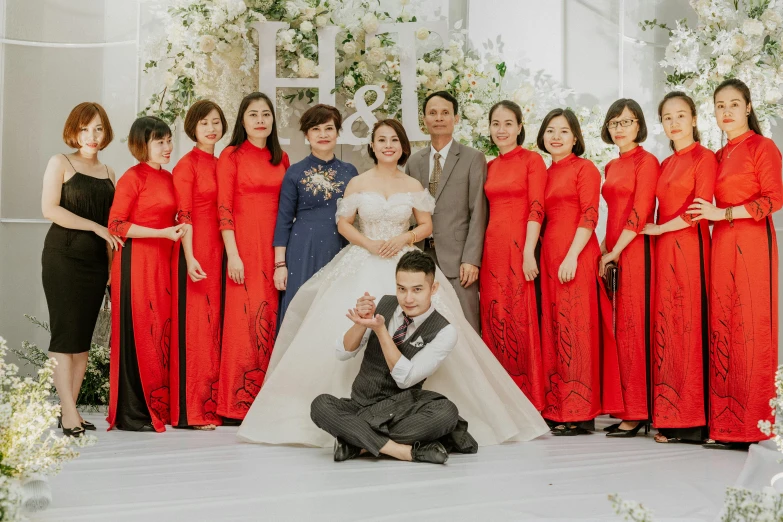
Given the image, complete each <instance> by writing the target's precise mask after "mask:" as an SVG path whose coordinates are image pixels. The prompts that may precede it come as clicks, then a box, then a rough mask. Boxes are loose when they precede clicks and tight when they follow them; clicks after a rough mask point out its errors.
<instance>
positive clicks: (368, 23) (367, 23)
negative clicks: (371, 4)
mask: <svg viewBox="0 0 783 522" xmlns="http://www.w3.org/2000/svg"><path fill="white" fill-rule="evenodd" d="M379 25H380V23H379V22H378V17H377V16H375V14H373V13H367V14H366V15H364V16H363V17H362V28H364V31H365V32H367V33H374V32H375V31H377V30H378V26H379Z"/></svg>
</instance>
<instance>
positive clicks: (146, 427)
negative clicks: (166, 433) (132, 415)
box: [136, 424, 155, 432]
mask: <svg viewBox="0 0 783 522" xmlns="http://www.w3.org/2000/svg"><path fill="white" fill-rule="evenodd" d="M136 431H153V432H154V431H155V428H154V427H153V426H152V424H145V425H144V426H142V427H141V428H139V429H138V430H136Z"/></svg>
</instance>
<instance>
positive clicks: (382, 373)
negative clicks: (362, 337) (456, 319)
mask: <svg viewBox="0 0 783 522" xmlns="http://www.w3.org/2000/svg"><path fill="white" fill-rule="evenodd" d="M397 306H398V303H397V297H396V296H393V295H386V296H383V297H382V298H381V300H380V302H379V303H378V306H377V308H376V313H378V314H381V315H382V316H383V317H384V319H386V327H387V328H388V327H389V322H390V321H391V319H392V317H393V316H394V312H395V310H397ZM448 324H449V322H448V321H447V320H446V319H445V318H444V317H443V316H442V315H440V314H439V313H438V312H437V310H434V311H433V312H432V314H430V316H429V317H428V318H427V319H425V321H424V322H423V323H422V324H421V325H419V327H418V328H416V332H415V333H414V334H413V335H411V336H410V337H409V338H408V339H407V340H406V341H405V342H403V343H402V345H401V346H400V347H399V350H400V352H402V355H404V356H405V357H407V358H408V359H413V356H414V355H416V354H417V353H418V352H419V351H420V350H423V349H424V347H426V346H427V345H428V344H429V343H430V342H432V340H433V339H434V338H435V336H436V335H438V332H440V331H441V330H443V328H445V327H446V326H448ZM389 333H390V334H391V335H394V332H389ZM419 339H421V340H422V341H423V342H424V344H423V345H422V346H419V347H416V346H413V345H412V344H411V341H418V340H419ZM423 384H424V381H423V380H422V381H421V382H419V383H417V384H415V385H413V386H411V387H410V388H408V389H411V390H415V389H421V387H422V385H423ZM401 391H403V390H401V389H400V387H399V386H398V385H397V381H395V380H394V378H393V377H392V376H391V371H390V370H389V366H388V365H387V364H386V359H385V358H384V356H383V350H382V349H381V342H380V341H379V340H378V336H377V335H375V332H372V333H371V334H370V338H369V339H368V340H367V348H366V349H365V352H364V360H362V367H361V368H360V369H359V375H357V376H356V379H354V381H353V387H352V388H351V399H353V400H354V401H356V402H357V403H359V404H360V405H361V406H369V405H371V404H375V403H376V402H379V401H382V400H384V399H387V398H389V397H391V396H392V395H397V394H398V393H400V392H401Z"/></svg>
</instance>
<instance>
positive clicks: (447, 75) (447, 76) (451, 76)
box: [443, 70, 456, 84]
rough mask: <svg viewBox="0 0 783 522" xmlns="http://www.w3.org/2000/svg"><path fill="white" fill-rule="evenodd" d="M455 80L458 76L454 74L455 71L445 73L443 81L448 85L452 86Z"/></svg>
mask: <svg viewBox="0 0 783 522" xmlns="http://www.w3.org/2000/svg"><path fill="white" fill-rule="evenodd" d="M455 78H456V75H455V74H454V71H450V70H449V71H443V80H445V82H446V83H447V84H451V82H453V81H454V79H455Z"/></svg>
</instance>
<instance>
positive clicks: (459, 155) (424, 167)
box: [405, 140, 487, 278]
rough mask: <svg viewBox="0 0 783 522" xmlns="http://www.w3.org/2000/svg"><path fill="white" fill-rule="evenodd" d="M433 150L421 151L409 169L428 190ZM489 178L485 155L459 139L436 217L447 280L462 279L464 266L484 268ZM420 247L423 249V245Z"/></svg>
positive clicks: (435, 234)
mask: <svg viewBox="0 0 783 522" xmlns="http://www.w3.org/2000/svg"><path fill="white" fill-rule="evenodd" d="M430 151H431V147H430V146H427V147H425V148H424V149H423V150H420V151H419V152H417V153H416V154H414V155H413V156H411V158H410V159H409V160H408V163H407V165H406V167H405V172H407V173H408V175H410V176H412V177H414V178H416V179H418V180H419V182H421V185H422V186H423V187H424V188H425V189H427V188H428V187H429V183H430V172H429V170H430ZM486 177H487V160H486V158H485V157H484V154H483V153H481V152H480V151H478V150H476V149H474V148H471V147H467V146H465V145H462V144H461V143H459V142H457V141H456V140H455V141H454V142H453V143H452V144H451V148H450V149H449V155H448V156H446V162H445V163H444V165H443V174H441V178H440V183H439V184H438V190H437V192H436V193H435V212H434V213H433V215H432V229H433V231H432V236H433V239H434V240H435V250H436V252H437V256H438V265H440V269H441V270H442V271H443V273H444V274H445V275H446V277H449V278H455V277H459V266H460V265H461V264H462V263H469V264H471V265H475V266H481V255H482V252H483V250H484V231H485V230H486V228H487V199H486V197H485V196H484V181H485V179H486ZM419 247H420V248H421V247H423V242H421V243H419Z"/></svg>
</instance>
